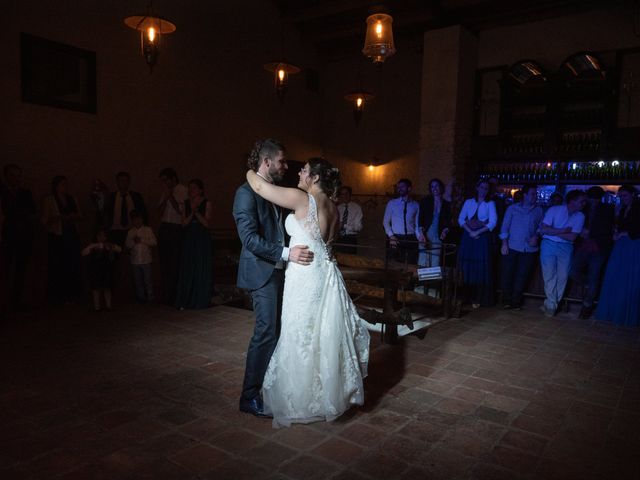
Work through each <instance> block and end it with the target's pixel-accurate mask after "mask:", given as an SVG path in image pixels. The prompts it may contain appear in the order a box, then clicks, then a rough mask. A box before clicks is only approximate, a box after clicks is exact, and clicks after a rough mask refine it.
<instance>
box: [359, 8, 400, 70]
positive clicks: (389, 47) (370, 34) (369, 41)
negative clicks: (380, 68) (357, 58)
mask: <svg viewBox="0 0 640 480" xmlns="http://www.w3.org/2000/svg"><path fill="white" fill-rule="evenodd" d="M392 25H393V17H391V15H389V14H388V13H384V12H379V13H373V14H372V15H369V16H368V17H367V33H366V35H365V39H364V48H363V49H362V53H363V54H364V56H365V57H367V58H371V59H372V60H373V63H374V64H376V65H382V64H383V63H384V61H385V60H386V59H387V58H389V57H390V56H392V55H394V54H395V53H396V47H395V43H394V41H393V26H392Z"/></svg>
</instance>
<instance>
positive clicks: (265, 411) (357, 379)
mask: <svg viewBox="0 0 640 480" xmlns="http://www.w3.org/2000/svg"><path fill="white" fill-rule="evenodd" d="M248 168H249V170H248V172H247V183H245V184H243V185H242V186H241V187H240V188H238V190H237V192H236V196H235V200H234V204H233V216H234V218H235V221H236V225H237V228H238V234H239V236H240V240H241V242H242V253H241V255H240V264H239V267H238V286H239V287H240V288H245V289H247V290H249V291H250V292H251V297H252V301H253V310H254V312H255V317H256V324H255V329H254V332H253V336H252V338H251V341H250V343H249V348H248V350H247V363H246V369H245V376H244V383H243V387H242V394H241V398H240V410H241V411H243V412H248V413H252V414H254V415H257V416H264V417H273V424H274V426H289V425H291V423H310V422H315V421H331V420H334V419H335V418H337V417H339V416H340V415H342V414H343V413H344V412H345V411H346V410H348V409H349V408H350V407H351V406H352V405H362V404H363V403H364V388H363V383H362V379H363V378H364V377H365V376H366V374H367V363H368V359H369V333H368V331H367V329H366V328H365V326H364V324H363V322H362V320H361V319H360V317H359V316H358V314H357V312H356V308H355V306H354V304H353V302H352V301H351V299H350V297H349V294H348V293H347V290H346V288H345V284H344V280H343V278H342V274H341V273H340V271H339V269H338V266H337V264H336V262H335V260H334V259H333V257H332V255H331V247H330V245H331V241H332V240H333V238H335V237H336V236H337V234H338V229H339V227H338V220H339V219H338V214H337V209H336V207H335V205H334V203H333V201H332V197H333V196H334V194H335V192H336V191H337V189H338V188H339V187H340V179H339V172H338V170H337V169H336V168H332V166H331V164H330V163H329V162H327V161H326V160H324V159H322V158H312V159H310V160H309V161H308V162H307V163H306V165H305V166H304V168H302V169H301V170H300V173H299V177H300V181H299V183H298V188H284V187H279V186H277V183H278V182H279V181H280V180H281V179H282V178H283V176H284V173H285V172H286V170H287V162H286V159H285V149H284V147H283V146H282V145H281V144H280V143H278V142H277V141H275V140H272V139H266V140H262V141H259V142H257V143H256V145H255V147H254V149H253V151H252V152H251V154H250V155H249V159H248ZM284 209H286V210H290V211H291V213H289V214H288V215H287V216H286V219H285V218H283V215H284V213H283V211H284ZM285 231H286V233H287V234H288V235H289V236H290V237H291V239H290V242H289V245H288V246H286V245H285V238H286V237H285Z"/></svg>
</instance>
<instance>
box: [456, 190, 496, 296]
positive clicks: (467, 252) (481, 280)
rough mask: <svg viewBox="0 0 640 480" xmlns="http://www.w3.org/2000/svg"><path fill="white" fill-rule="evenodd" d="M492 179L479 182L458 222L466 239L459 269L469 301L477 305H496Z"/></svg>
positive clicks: (460, 253) (494, 212) (463, 242)
mask: <svg viewBox="0 0 640 480" xmlns="http://www.w3.org/2000/svg"><path fill="white" fill-rule="evenodd" d="M489 188H490V187H489V182H487V181H486V180H480V181H478V183H476V196H475V198H469V199H467V200H466V201H465V202H464V205H463V206H462V210H461V211H460V215H459V216H458V224H459V225H460V227H462V239H461V240H460V249H459V251H458V268H460V269H461V271H462V276H463V281H464V284H465V287H466V288H467V295H468V297H469V299H468V300H470V301H471V306H472V307H473V308H478V307H480V306H483V307H484V306H491V305H493V240H492V233H491V232H492V231H493V229H494V228H495V227H496V223H497V221H498V218H497V214H496V206H495V204H494V203H493V201H491V200H488V196H489Z"/></svg>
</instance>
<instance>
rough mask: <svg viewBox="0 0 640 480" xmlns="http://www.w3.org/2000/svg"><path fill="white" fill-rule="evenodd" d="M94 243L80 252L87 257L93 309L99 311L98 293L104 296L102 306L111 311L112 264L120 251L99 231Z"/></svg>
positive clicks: (102, 230)
mask: <svg viewBox="0 0 640 480" xmlns="http://www.w3.org/2000/svg"><path fill="white" fill-rule="evenodd" d="M93 240H94V242H93V243H91V244H90V245H88V246H87V247H86V248H85V249H84V250H82V256H83V257H86V256H89V275H90V279H91V292H92V293H93V309H94V310H95V311H96V312H97V311H99V310H100V309H101V306H100V292H102V294H103V295H104V305H105V307H106V309H107V310H111V289H112V288H113V264H114V262H115V261H116V259H117V258H118V253H120V252H122V249H121V248H120V247H119V246H118V245H116V244H114V243H110V242H108V241H107V231H106V230H105V229H100V230H98V232H97V233H96V236H95V237H94V239H93Z"/></svg>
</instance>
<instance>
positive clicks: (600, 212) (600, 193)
mask: <svg viewBox="0 0 640 480" xmlns="http://www.w3.org/2000/svg"><path fill="white" fill-rule="evenodd" d="M603 197H604V190H603V189H602V187H597V186H595V187H591V188H589V190H587V202H588V203H587V207H586V208H585V210H584V212H583V213H584V214H585V220H584V227H583V228H582V232H581V233H580V236H579V237H578V238H577V239H576V242H575V250H574V253H573V260H572V261H571V270H570V273H569V276H570V277H571V279H572V280H573V281H575V282H576V283H578V284H580V285H583V294H582V308H581V310H580V313H579V315H578V316H579V318H581V319H583V320H586V319H588V318H590V317H591V314H592V313H593V310H594V304H595V300H596V297H597V295H598V289H599V287H600V279H601V277H602V268H603V266H604V265H605V263H606V261H607V258H608V257H609V254H610V253H611V248H612V246H613V228H614V222H615V211H614V208H613V205H611V204H608V203H602V198H603Z"/></svg>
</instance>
